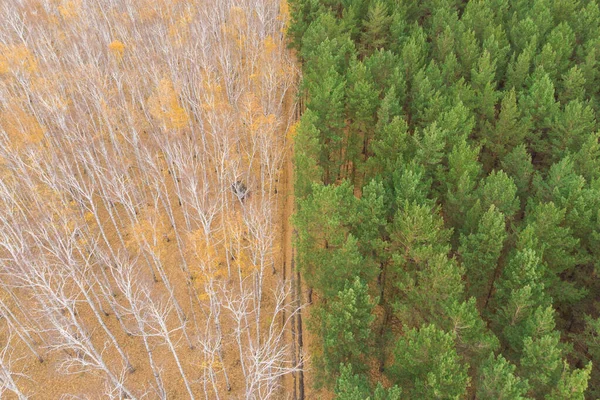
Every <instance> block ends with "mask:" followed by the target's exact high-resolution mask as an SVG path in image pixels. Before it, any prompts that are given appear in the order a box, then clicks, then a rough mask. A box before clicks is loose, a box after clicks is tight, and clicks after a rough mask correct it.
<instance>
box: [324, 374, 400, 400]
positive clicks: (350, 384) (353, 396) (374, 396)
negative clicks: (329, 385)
mask: <svg viewBox="0 0 600 400" xmlns="http://www.w3.org/2000/svg"><path fill="white" fill-rule="evenodd" d="M340 371H341V372H340V377H339V378H338V380H337V382H336V385H335V394H336V399H338V400H400V398H401V397H400V394H401V390H400V388H399V387H398V386H393V387H391V388H389V389H384V388H383V386H382V385H381V383H378V384H377V387H376V388H375V390H374V391H372V390H371V389H370V384H369V381H368V379H367V378H366V377H365V376H364V375H362V374H353V372H352V367H351V366H350V365H343V366H341V367H340Z"/></svg>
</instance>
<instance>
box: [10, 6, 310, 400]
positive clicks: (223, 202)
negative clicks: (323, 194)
mask: <svg viewBox="0 0 600 400" xmlns="http://www.w3.org/2000/svg"><path fill="white" fill-rule="evenodd" d="M286 6H287V5H286V3H285V2H281V1H279V0H185V1H183V0H136V1H129V0H4V1H0V398H2V399H5V398H6V399H18V400H24V399H29V398H31V399H41V400H50V399H111V398H112V399H187V398H189V399H207V400H208V399H210V400H213V399H227V398H231V399H268V398H285V392H286V391H287V387H289V386H290V385H291V383H289V382H291V378H289V377H290V374H295V373H296V372H298V371H299V370H301V367H302V364H301V362H300V361H299V360H298V358H297V357H296V355H295V354H296V353H295V351H296V350H295V349H294V348H293V345H292V344H293V342H292V340H291V339H290V338H291V333H290V329H291V327H290V325H291V324H292V323H293V322H295V321H296V316H297V314H299V312H300V306H299V304H297V302H295V301H293V298H292V294H293V291H294V290H295V289H294V287H293V282H292V280H291V279H290V278H291V277H292V274H291V269H290V264H289V263H286V262H285V260H284V257H283V247H284V246H283V237H284V236H286V235H287V236H290V235H289V234H288V233H287V232H288V231H289V229H286V227H285V226H284V225H282V224H281V221H283V220H284V218H283V217H282V215H281V214H282V212H283V205H284V204H286V203H287V196H286V190H287V189H286V187H285V185H284V182H287V181H286V180H285V176H286V175H285V168H286V167H285V165H287V164H286V162H287V159H288V158H289V157H287V156H288V154H290V153H289V148H290V147H289V142H288V140H287V137H288V135H287V133H288V131H290V129H289V128H290V127H291V126H292V124H293V118H294V116H295V109H296V104H295V92H296V83H297V76H298V72H299V71H298V69H297V67H296V64H295V60H294V58H293V55H292V53H291V52H290V50H288V48H287V43H286V41H285V36H284V31H285V26H286V21H287V7H286ZM290 171H292V170H291V168H290ZM290 175H291V174H290ZM291 181H292V180H291V178H290V179H289V182H291ZM284 268H287V273H286V271H285V270H284ZM286 379H287V380H286Z"/></svg>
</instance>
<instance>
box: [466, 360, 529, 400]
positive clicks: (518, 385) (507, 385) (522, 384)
mask: <svg viewBox="0 0 600 400" xmlns="http://www.w3.org/2000/svg"><path fill="white" fill-rule="evenodd" d="M527 389H528V385H527V381H524V380H522V379H521V378H519V377H518V376H516V375H515V366H514V365H512V364H511V363H510V362H509V361H507V360H506V359H505V358H504V357H503V356H502V355H501V354H500V355H498V356H497V357H494V355H493V354H491V355H490V356H489V358H488V359H487V360H486V361H485V363H484V364H483V365H482V367H481V374H480V376H479V380H478V384H477V398H480V399H497V400H526V399H528V397H527V396H526V394H527Z"/></svg>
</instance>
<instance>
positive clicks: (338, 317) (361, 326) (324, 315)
mask: <svg viewBox="0 0 600 400" xmlns="http://www.w3.org/2000/svg"><path fill="white" fill-rule="evenodd" d="M373 306H374V304H373V302H372V300H371V298H370V296H369V294H368V288H367V286H366V285H365V284H364V283H362V282H361V281H360V279H359V278H356V279H354V280H353V281H346V284H345V285H344V289H343V290H342V291H340V292H338V294H337V296H335V297H334V298H332V299H331V301H330V302H329V303H327V304H324V305H323V306H321V308H320V309H319V311H320V312H319V319H320V327H319V329H318V333H319V334H320V336H321V337H322V340H323V355H322V356H321V357H319V358H318V359H317V361H316V363H317V365H319V367H321V369H322V372H323V375H322V376H321V377H320V378H319V379H323V380H324V381H327V380H328V379H335V378H337V377H338V376H339V374H340V370H339V368H340V364H348V365H351V366H352V368H354V369H355V370H356V371H358V372H365V371H366V369H367V363H366V360H367V355H368V353H369V348H370V338H371V325H372V323H373V320H374V319H375V316H374V315H373V314H372V313H373Z"/></svg>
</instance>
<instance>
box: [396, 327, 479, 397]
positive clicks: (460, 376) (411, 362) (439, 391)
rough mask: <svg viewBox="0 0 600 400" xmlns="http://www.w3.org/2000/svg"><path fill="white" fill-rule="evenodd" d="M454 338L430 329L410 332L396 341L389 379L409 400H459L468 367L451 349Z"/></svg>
mask: <svg viewBox="0 0 600 400" xmlns="http://www.w3.org/2000/svg"><path fill="white" fill-rule="evenodd" d="M454 341H455V336H454V335H452V334H451V333H447V332H444V331H442V330H440V329H438V328H436V327H435V326H434V325H424V326H423V327H422V328H420V329H412V330H410V331H408V332H407V333H406V334H405V335H404V336H402V337H401V338H400V339H399V340H398V344H397V345H396V349H395V351H394V364H393V365H392V367H390V371H389V375H390V378H392V379H393V380H394V381H395V382H398V383H399V384H400V386H401V387H402V388H403V391H406V393H407V397H408V398H410V399H423V400H428V399H461V398H463V396H464V395H465V394H466V391H467V385H468V383H469V377H468V375H467V368H468V366H467V365H465V364H463V363H462V362H461V361H460V358H459V356H458V354H457V353H456V350H455V348H454V346H455V342H454Z"/></svg>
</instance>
